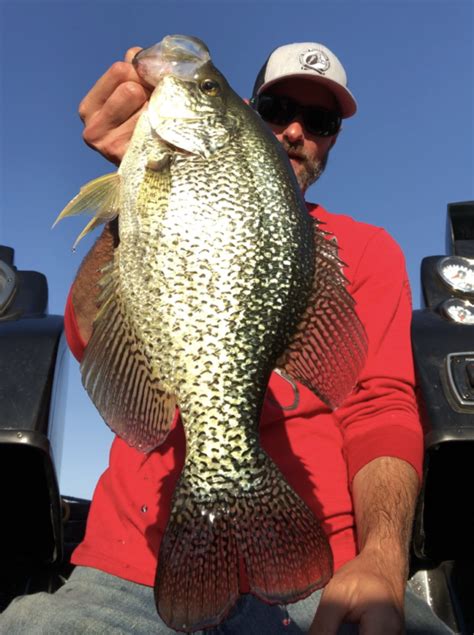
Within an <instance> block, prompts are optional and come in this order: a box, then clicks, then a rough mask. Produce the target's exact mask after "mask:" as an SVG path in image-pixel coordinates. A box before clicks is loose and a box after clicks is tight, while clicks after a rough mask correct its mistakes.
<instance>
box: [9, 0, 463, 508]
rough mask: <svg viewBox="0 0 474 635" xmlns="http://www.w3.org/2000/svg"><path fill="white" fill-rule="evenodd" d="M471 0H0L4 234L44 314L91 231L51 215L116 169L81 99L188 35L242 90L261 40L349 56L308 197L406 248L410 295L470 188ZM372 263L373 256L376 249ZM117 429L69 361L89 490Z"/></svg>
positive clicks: (71, 423) (71, 470)
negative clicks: (89, 140) (110, 74)
mask: <svg viewBox="0 0 474 635" xmlns="http://www.w3.org/2000/svg"><path fill="white" fill-rule="evenodd" d="M473 7H474V3H473V2H472V1H471V0H467V1H464V0H412V1H410V2H403V1H391V0H379V1H377V2H370V1H358V0H351V1H350V2H343V1H338V0H332V1H326V2H320V1H318V0H311V1H308V2H301V1H299V0H286V1H278V0H273V1H271V2H270V1H266V0H253V1H250V0H249V1H240V2H232V1H230V0H219V1H217V0H216V1H215V2H201V1H199V0H193V1H192V2H185V1H180V0H174V1H167V0H154V1H152V2H143V1H141V0H134V1H132V0H130V1H128V2H120V1H118V0H95V1H93V2H86V1H80V0H77V1H74V0H67V1H66V0H63V1H61V0H56V1H51V2H45V1H42V0H37V1H27V0H24V1H23V0H17V1H14V0H3V1H2V2H1V3H0V46H1V60H2V65H1V70H0V91H1V94H0V132H1V154H0V243H1V244H6V245H10V246H12V247H14V248H15V250H16V265H17V266H18V267H19V268H21V269H34V270H37V271H42V272H43V273H45V274H46V275H47V277H48V282H49V289H50V302H49V309H50V312H51V313H62V312H63V307H64V302H65V299H66V295H67V292H68V289H69V286H70V284H71V282H72V280H73V277H74V275H75V271H76V269H77V268H78V266H79V264H80V261H81V259H82V258H83V256H84V255H85V253H86V252H87V250H88V248H89V247H90V245H91V239H86V240H84V241H83V243H82V244H81V245H80V246H79V248H78V250H77V252H76V253H72V251H71V246H72V244H73V242H74V239H75V237H76V236H77V234H78V233H79V231H80V229H82V226H83V225H84V221H83V219H77V220H76V219H74V220H69V221H65V222H63V223H62V224H60V225H59V226H58V227H57V228H55V229H54V231H52V230H51V224H52V222H53V220H54V219H55V217H56V215H57V214H58V213H59V211H60V210H61V209H62V208H63V207H64V205H65V204H66V203H67V202H68V201H69V200H70V199H71V198H72V196H74V195H75V194H76V192H77V191H78V189H79V187H80V186H81V185H82V184H84V183H85V182H87V181H88V180H90V179H92V178H94V177H96V176H99V175H100V174H104V173H106V172H109V171H111V167H110V166H109V165H108V164H107V162H106V161H105V160H104V159H102V158H101V157H100V156H99V155H97V154H95V153H94V152H92V151H91V150H90V149H89V148H87V147H86V146H85V144H84V143H83V142H82V139H81V123H80V121H79V118H78V117H77V105H78V103H79V101H80V99H81V98H82V97H83V96H84V95H85V93H86V92H87V90H89V88H90V87H91V86H92V85H93V84H94V82H95V80H96V79H97V78H98V77H99V75H100V74H102V73H103V72H104V71H105V70H106V69H107V68H108V67H109V66H110V65H111V64H112V62H114V61H115V60H117V59H121V58H122V56H123V55H124V53H125V51H126V49H127V48H128V47H130V46H133V45H140V46H148V45H151V44H153V43H155V42H157V41H159V40H161V39H162V37H163V36H164V35H166V34H169V33H184V34H193V35H197V36H199V37H200V38H202V39H203V40H204V41H205V42H206V43H207V44H208V46H209V48H210V50H211V53H212V56H213V59H214V62H215V64H216V66H218V67H219V68H220V70H221V71H222V72H223V73H224V74H225V75H226V77H227V78H228V79H229V81H230V83H231V84H232V86H233V87H234V89H235V90H236V91H237V92H238V93H239V94H241V95H242V96H246V95H249V93H250V91H251V87H252V85H253V81H254V77H255V74H256V72H257V71H258V69H259V67H260V65H261V64H262V63H263V61H264V60H265V58H266V57H267V55H268V53H269V52H270V51H271V50H272V49H273V48H275V47H276V46H278V45H279V44H282V43H288V42H294V41H316V42H322V43H324V44H326V45H327V46H329V47H330V48H331V49H332V50H333V51H334V52H335V53H336V54H337V55H338V57H339V58H340V59H341V61H342V62H343V64H344V66H345V68H346V70H347V73H348V76H349V85H350V88H351V90H352V92H353V93H354V95H355V96H356V99H357V101H358V104H359V112H358V114H357V115H356V117H354V118H353V119H351V120H348V121H347V122H345V124H344V130H343V132H342V134H341V136H340V138H339V140H338V143H337V145H336V147H335V148H334V151H333V153H332V156H331V158H330V161H329V164H328V168H327V170H326V173H325V174H324V176H323V177H322V179H321V181H320V182H319V183H318V184H317V185H316V186H314V187H312V188H311V189H310V191H309V196H308V198H309V199H310V200H313V201H317V202H320V203H322V204H324V206H325V207H326V208H327V209H329V210H330V211H334V212H338V213H345V214H349V215H352V216H354V217H356V218H358V219H360V220H363V221H366V222H369V223H374V224H376V225H379V226H382V227H385V228H386V229H387V230H388V231H389V232H390V233H391V234H392V235H393V236H394V237H395V238H396V240H397V241H398V242H399V243H400V245H401V246H402V248H403V251H404V252H405V255H406V259H407V267H408V272H409V276H410V280H411V283H412V287H413V297H414V304H415V307H418V306H419V296H420V287H419V267H420V262H421V259H422V258H423V257H424V256H428V255H435V254H443V253H445V247H444V238H445V224H446V205H447V204H448V203H449V202H454V201H463V200H473V199H474V188H473V175H474V170H473V167H474V165H473V163H474V160H473V152H474V150H473V148H474V144H473V141H474V134H473V112H474V108H473V106H474V99H473V90H474V88H473V87H474V82H473V75H474V73H473V71H474V50H473V35H474V33H473V32H474V24H473V13H474V9H473ZM374 264H376V263H374ZM110 441H111V434H110V433H109V431H108V429H107V428H106V426H105V424H104V423H103V422H102V420H101V419H100V418H99V417H98V415H97V414H96V412H95V409H94V407H93V406H92V405H91V404H90V403H89V401H88V398H87V397H86V396H85V394H84V393H83V390H82V388H81V386H80V379H79V372H78V368H77V364H76V362H75V361H73V360H72V359H71V361H70V365H69V385H68V392H67V412H66V428H65V437H64V450H63V458H62V467H61V472H60V485H61V490H62V492H63V493H65V494H70V495H76V496H85V497H89V496H90V495H91V493H92V491H93V487H94V484H95V482H96V480H97V478H98V476H99V475H100V473H101V472H102V470H103V469H105V467H106V465H107V460H108V448H109V445H110Z"/></svg>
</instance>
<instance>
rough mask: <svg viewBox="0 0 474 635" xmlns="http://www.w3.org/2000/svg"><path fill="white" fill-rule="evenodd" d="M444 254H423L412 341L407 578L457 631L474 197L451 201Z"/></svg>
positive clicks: (472, 437)
mask: <svg viewBox="0 0 474 635" xmlns="http://www.w3.org/2000/svg"><path fill="white" fill-rule="evenodd" d="M446 251H447V254H446V255H443V256H430V257H428V258H424V259H423V261H422V265H421V281H422V289H423V300H424V308H423V309H421V310H419V311H414V313H413V324H412V341H413V351H414V357H415V367H416V371H417V379H418V386H419V391H420V406H421V413H422V420H423V425H424V430H425V447H426V453H425V472H424V482H423V487H422V491H421V495H420V499H419V505H418V510H417V515H416V519H415V526H414V535H413V552H414V562H413V564H414V570H415V571H416V573H415V575H414V576H413V577H412V578H411V580H410V585H411V586H412V588H413V589H415V590H416V591H417V592H418V593H420V594H421V595H423V596H424V597H425V598H426V599H427V600H428V602H429V603H430V605H431V607H432V608H433V610H434V611H435V613H437V615H438V616H439V617H440V618H441V619H443V620H444V621H445V622H446V624H447V625H448V626H449V627H450V628H451V629H453V630H454V632H457V633H469V634H472V633H473V632H474V584H473V580H474V502H473V501H474V498H473V493H472V490H473V485H474V201H471V202H461V203H451V204H449V205H448V222H447V248H446Z"/></svg>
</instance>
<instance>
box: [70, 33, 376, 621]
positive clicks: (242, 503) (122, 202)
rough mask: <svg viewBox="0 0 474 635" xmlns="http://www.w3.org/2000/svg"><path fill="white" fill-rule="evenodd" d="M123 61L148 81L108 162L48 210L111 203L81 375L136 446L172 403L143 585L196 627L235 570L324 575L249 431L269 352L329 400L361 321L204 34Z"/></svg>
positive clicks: (295, 499)
mask: <svg viewBox="0 0 474 635" xmlns="http://www.w3.org/2000/svg"><path fill="white" fill-rule="evenodd" d="M135 65H136V69H137V72H138V73H139V74H141V75H142V77H143V78H145V79H146V81H148V83H150V84H152V85H155V86H156V88H155V89H154V91H153V93H152V96H151V98H150V103H149V106H148V109H147V110H146V111H145V112H144V113H143V114H142V115H141V117H140V118H139V120H138V123H137V126H136V128H135V131H134V134H133V137H132V140H131V142H130V145H129V147H128V150H127V152H126V154H125V156H124V159H123V161H122V164H121V166H120V168H119V171H118V173H117V174H114V175H109V176H106V177H100V178H99V179H96V180H95V181H93V182H91V183H90V184H87V185H86V186H85V187H84V188H82V189H81V192H80V193H79V195H78V196H77V197H76V198H75V199H73V201H71V203H70V204H69V205H68V206H67V207H66V208H65V210H64V211H63V212H62V214H61V215H60V217H63V216H67V215H73V214H76V213H80V212H83V211H88V210H89V211H93V213H94V214H95V216H94V218H93V220H92V221H91V223H89V225H88V226H87V228H86V230H85V231H88V230H90V229H93V228H94V227H95V226H97V225H98V224H99V222H100V221H101V220H102V221H104V222H105V221H108V220H110V219H111V218H114V217H116V216H118V223H119V235H120V244H119V245H118V247H117V248H116V249H115V251H114V256H113V262H112V263H111V264H110V265H108V266H107V267H106V269H105V270H104V272H103V276H102V280H101V286H102V293H101V297H100V308H99V310H98V313H97V316H96V319H95V321H94V327H93V333H92V337H91V339H90V342H89V343H88V345H87V348H86V351H85V355H84V360H83V362H82V365H81V372H82V379H83V383H84V386H85V388H86V390H87V391H88V393H89V395H90V397H91V399H92V400H93V402H94V403H95V405H96V407H97V408H98V410H99V412H100V413H101V415H102V416H103V418H104V420H105V421H106V422H107V424H108V425H109V426H110V427H111V428H112V430H114V431H115V432H116V433H117V434H119V435H120V436H122V438H124V439H125V440H126V441H127V442H128V443H130V444H131V445H132V446H133V447H136V448H137V449H139V450H141V451H151V450H153V448H154V447H156V446H157V445H159V444H160V443H162V442H163V440H164V439H165V438H166V436H167V434H168V432H169V430H170V427H171V424H172V422H173V419H174V413H175V406H176V405H178V406H179V410H180V414H181V418H182V422H183V425H184V428H185V432H186V450H187V451H186V459H185V463H184V467H183V471H182V473H181V475H180V477H179V480H178V482H177V485H176V488H175V491H174V494H173V498H172V502H171V510H170V516H169V520H168V524H167V527H166V531H165V534H164V536H163V539H162V542H161V546H160V551H159V554H158V567H157V573H156V581H155V599H156V604H157V609H158V612H159V614H160V616H161V617H162V619H163V620H164V621H165V623H166V624H168V626H170V627H171V628H173V629H175V630H182V631H195V630H200V629H203V628H207V627H211V626H214V625H216V624H218V623H219V622H220V621H222V620H223V619H224V618H225V616H226V615H227V613H228V612H229V611H230V609H231V608H232V606H233V605H234V604H235V602H236V600H237V598H238V595H239V589H240V588H241V583H242V580H241V579H240V578H241V575H244V577H245V578H246V580H247V583H248V586H249V588H250V592H251V593H253V594H254V595H256V596H258V597H260V598H261V599H263V600H264V601H266V602H270V603H282V604H286V603H288V602H293V601H296V600H298V599H300V598H303V597H305V596H306V595H309V594H310V593H311V592H312V591H314V590H315V589H317V588H319V587H321V586H322V585H324V584H325V583H326V582H327V580H328V579H329V577H330V575H331V572H332V554H331V551H330V548H329V545H328V542H327V539H326V537H325V535H324V532H323V531H322V529H321V527H320V524H319V522H318V521H317V519H316V518H315V516H314V514H313V512H312V511H311V510H310V509H309V507H308V506H307V505H306V503H304V502H303V501H302V500H301V498H300V497H299V496H298V495H297V494H296V493H295V492H294V491H293V489H292V488H291V487H290V486H289V485H288V483H287V482H286V480H285V479H284V478H283V476H282V474H281V473H280V471H279V470H278V468H277V466H276V465H275V464H274V463H273V462H272V461H271V460H270V459H269V457H268V456H267V454H266V453H265V452H264V451H263V449H262V448H261V447H260V442H259V421H260V414H261V411H262V405H263V402H264V398H265V392H266V389H267V385H268V380H269V377H270V374H271V372H272V370H273V369H274V368H275V367H276V366H277V365H280V366H281V368H282V369H283V370H284V371H285V372H287V373H288V374H289V375H290V376H291V378H292V381H294V380H296V381H300V382H302V383H304V384H305V385H307V386H308V387H310V388H311V389H312V390H314V391H315V393H316V394H318V395H319V396H320V397H321V398H322V399H323V400H324V401H326V403H328V405H331V406H334V405H337V404H338V403H340V402H341V400H342V399H343V397H344V396H345V395H346V394H347V393H348V392H349V391H350V390H351V388H352V387H353V385H354V383H355V382H356V379H357V375H358V373H359V371H360V368H361V367H362V365H363V363H364V359H365V351H366V338H365V334H364V331H363V328H362V326H361V324H360V322H359V321H358V318H357V315H356V312H355V309H354V302H353V300H352V298H351V297H350V295H349V294H348V293H347V291H346V288H345V279H344V277H343V275H342V263H341V262H340V260H339V258H338V255H337V245H335V243H334V242H332V241H330V240H327V239H326V238H327V237H326V236H325V235H324V233H323V232H322V231H321V230H320V228H319V227H318V224H317V223H315V222H314V220H313V219H311V218H310V217H309V215H308V214H307V211H306V208H305V204H304V201H303V198H302V196H301V192H300V191H299V189H298V185H297V183H296V179H295V176H294V174H293V172H292V170H291V167H290V165H289V162H288V159H287V157H286V155H285V153H284V152H283V150H282V148H281V146H280V144H279V143H278V142H277V141H276V139H275V138H274V136H273V135H272V134H271V133H270V131H269V130H268V129H267V128H266V126H265V125H264V124H263V122H261V120H260V119H259V117H258V116H257V115H256V113H254V112H253V111H252V110H251V109H250V108H248V106H246V105H245V104H244V103H243V102H242V100H241V99H240V98H239V97H238V96H237V95H236V94H235V93H234V92H233V91H232V89H231V88H230V86H229V85H228V83H227V82H226V80H225V78H224V77H223V76H222V75H221V74H220V73H219V71H218V70H217V69H216V68H215V67H214V66H213V64H212V62H211V61H210V57H209V52H208V50H207V48H206V46H205V45H204V44H203V43H202V42H201V41H200V40H198V39H197V38H192V37H187V36H168V37H167V38H165V39H164V40H163V41H162V42H161V43H159V44H157V45H155V46H154V47H151V48H150V49H148V50H145V51H142V52H140V54H139V55H138V56H137V58H136V60H135ZM83 233H84V232H83Z"/></svg>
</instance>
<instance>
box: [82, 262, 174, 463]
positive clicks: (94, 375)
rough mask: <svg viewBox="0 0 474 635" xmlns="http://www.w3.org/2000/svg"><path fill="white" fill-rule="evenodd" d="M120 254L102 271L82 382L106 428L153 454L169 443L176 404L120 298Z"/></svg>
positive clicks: (141, 449) (136, 446)
mask: <svg viewBox="0 0 474 635" xmlns="http://www.w3.org/2000/svg"><path fill="white" fill-rule="evenodd" d="M117 252H118V250H116V252H115V256H114V262H113V263H111V264H110V265H108V266H107V267H106V268H105V269H104V270H103V275H102V279H101V286H102V287H103V291H102V294H101V296H100V303H101V307H100V309H99V311H98V313H97V317H96V319H95V321H94V328H93V332H92V336H91V339H90V341H89V343H88V345H87V347H86V350H85V354H84V359H83V362H82V364H81V373H82V382H83V384H84V387H85V389H86V390H87V392H88V394H89V396H90V398H91V399H92V401H93V402H94V404H95V406H96V408H97V410H98V411H99V412H100V414H101V415H102V417H103V419H104V420H105V422H106V423H107V425H108V426H109V427H110V428H111V429H112V430H113V431H114V432H115V433H116V434H118V435H119V436H120V437H121V438H122V439H124V440H125V441H126V442H127V443H128V444H129V445H131V446H132V447H135V448H136V449H138V450H140V451H142V452H148V451H150V450H152V449H153V448H155V447H156V446H158V445H160V444H161V443H162V442H163V441H164V439H165V438H166V436H167V434H168V432H169V430H170V428H171V425H172V423H173V420H174V415H175V409H176V401H175V398H174V396H173V395H171V394H169V393H167V392H166V391H165V390H163V388H162V386H161V384H160V381H159V378H158V377H157V376H156V372H154V369H153V368H152V365H151V363H150V361H149V360H148V359H147V357H146V355H145V354H144V353H143V351H144V350H145V347H144V346H143V344H142V342H141V341H140V338H139V336H138V335H137V333H136V331H135V329H134V327H133V324H132V323H131V322H130V320H128V319H127V317H126V315H127V314H126V312H125V310H124V308H123V305H122V302H121V300H120V294H119V293H118V280H119V278H118V275H117V270H118V258H119V255H118V253H117Z"/></svg>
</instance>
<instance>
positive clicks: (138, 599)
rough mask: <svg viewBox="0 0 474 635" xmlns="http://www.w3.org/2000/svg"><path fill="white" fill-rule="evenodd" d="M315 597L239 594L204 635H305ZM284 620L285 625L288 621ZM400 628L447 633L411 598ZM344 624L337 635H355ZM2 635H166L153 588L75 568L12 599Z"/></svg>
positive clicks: (426, 634)
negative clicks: (41, 589) (62, 580)
mask: <svg viewBox="0 0 474 635" xmlns="http://www.w3.org/2000/svg"><path fill="white" fill-rule="evenodd" d="M320 597H321V591H316V592H315V593H313V595H311V596H310V597H308V598H306V599H305V600H301V601H300V602H296V603H295V604H289V605H288V607H287V608H286V609H285V608H283V607H281V606H276V605H275V606H269V605H267V604H264V603H263V602H260V601H259V600H257V599H256V598H255V597H254V596H253V595H243V596H241V598H240V599H239V601H238V602H237V604H236V606H235V608H234V609H233V611H232V612H231V614H230V616H229V617H228V618H227V620H226V621H225V622H223V623H222V624H221V625H219V626H218V627H216V628H214V629H210V630H206V631H200V632H201V633H205V635H209V634H212V635H278V633H281V634H285V635H295V634H296V633H306V632H307V630H308V629H309V627H310V625H311V622H312V620H313V618H314V615H315V612H316V608H317V606H318V603H319V599H320ZM288 617H289V623H288V619H286V618H288ZM406 629H407V634H412V635H415V633H416V635H438V634H439V635H442V634H447V633H452V631H451V630H450V629H448V628H447V627H446V626H445V625H444V624H443V622H441V621H440V620H439V619H438V618H437V617H436V616H435V615H434V613H433V612H432V611H431V609H430V608H429V607H428V605H427V604H425V603H424V602H423V600H421V599H420V598H418V596H416V595H415V594H414V593H411V592H407V596H406ZM357 632H358V630H357V626H354V625H349V624H348V625H346V626H344V627H342V628H341V629H340V630H339V634H340V635H351V634H355V633H357ZM0 633H2V634H5V635H40V634H42V635H75V634H82V633H84V634H90V635H99V634H103V635H120V634H124V633H135V634H137V635H151V634H152V633H156V634H157V635H172V634H173V633H175V631H173V630H171V629H169V628H168V627H167V626H166V625H165V624H164V623H163V622H162V621H161V620H160V618H159V616H158V615H157V613H156V609H155V602H154V599H153V589H151V588H150V587H147V586H142V585H140V584H135V583H134V582H128V581H126V580H122V579H121V578H117V577H115V576H112V575H109V574H107V573H104V572H102V571H98V570H97V569H91V568H88V567H76V569H75V570H74V571H73V573H72V574H71V577H70V578H69V580H68V581H67V582H66V584H65V585H64V586H62V587H61V588H60V589H59V590H58V591H56V593H53V594H49V593H35V594H33V595H26V596H22V597H19V598H16V599H15V600H13V602H12V603H11V604H10V605H9V606H8V608H7V609H6V610H5V611H4V612H3V613H2V614H1V615H0Z"/></svg>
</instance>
